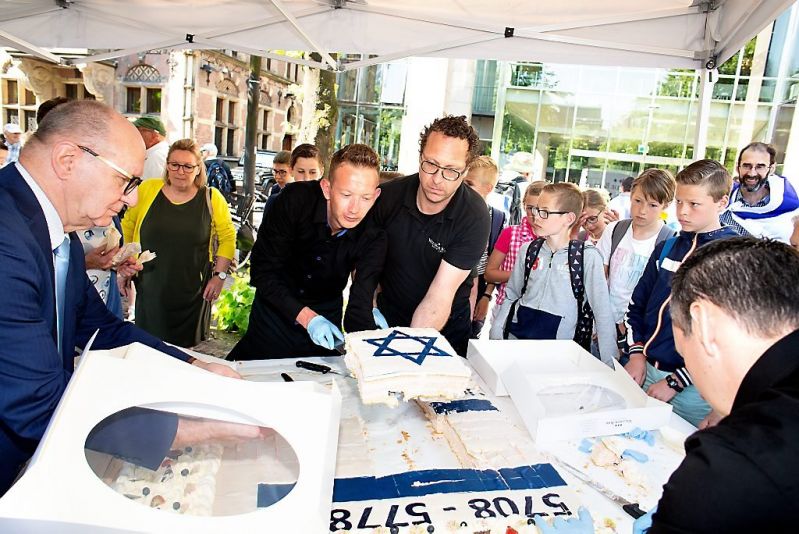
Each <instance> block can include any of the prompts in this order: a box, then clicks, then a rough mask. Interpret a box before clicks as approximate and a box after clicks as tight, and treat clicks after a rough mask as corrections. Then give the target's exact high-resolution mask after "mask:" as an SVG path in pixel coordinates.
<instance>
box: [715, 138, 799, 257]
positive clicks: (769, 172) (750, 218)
mask: <svg viewBox="0 0 799 534" xmlns="http://www.w3.org/2000/svg"><path fill="white" fill-rule="evenodd" d="M776 155H777V152H776V151H775V150H774V147H772V146H771V145H767V144H765V143H750V144H749V145H747V146H746V147H744V149H743V150H741V153H740V155H739V156H738V182H737V183H736V184H735V185H733V188H732V193H731V194H730V202H729V204H728V207H727V211H725V212H724V213H722V214H721V217H720V220H721V223H722V224H723V225H725V226H731V227H732V228H733V229H734V230H736V231H737V232H738V233H739V234H742V235H746V234H752V235H754V236H756V237H769V238H772V239H776V240H778V241H782V242H783V243H788V242H789V239H790V237H791V233H792V232H793V223H792V220H793V218H794V216H796V215H797V214H799V195H797V192H796V189H795V188H794V186H793V184H792V183H791V182H790V181H789V180H788V179H786V178H784V177H782V176H779V175H777V174H774V170H775V168H776Z"/></svg>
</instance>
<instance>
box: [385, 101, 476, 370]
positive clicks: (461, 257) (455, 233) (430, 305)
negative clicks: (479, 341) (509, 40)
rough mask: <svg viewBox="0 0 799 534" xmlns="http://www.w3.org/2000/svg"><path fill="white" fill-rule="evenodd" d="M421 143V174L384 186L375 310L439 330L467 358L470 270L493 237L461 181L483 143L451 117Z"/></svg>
mask: <svg viewBox="0 0 799 534" xmlns="http://www.w3.org/2000/svg"><path fill="white" fill-rule="evenodd" d="M419 144H420V147H421V149H420V151H419V173H418V174H414V175H412V176H407V177H405V178H401V179H398V180H394V181H392V182H389V183H387V184H385V185H383V186H382V189H383V193H382V196H381V199H380V202H379V203H378V204H377V206H375V210H374V222H375V223H376V224H377V225H378V226H379V227H381V228H385V230H386V234H387V236H388V254H387V256H386V263H385V268H384V270H383V274H382V276H381V277H380V286H381V292H380V293H379V294H378V297H377V303H378V308H379V310H380V311H381V312H382V313H383V315H384V316H385V318H386V320H387V322H388V324H389V325H392V326H412V327H432V328H436V329H438V330H439V331H441V333H442V334H444V336H446V338H447V339H448V340H449V342H450V344H452V347H453V348H454V349H455V350H456V351H457V352H458V354H461V355H465V354H466V344H467V342H468V339H469V334H470V332H471V313H470V306H469V293H470V290H471V287H472V279H473V277H474V273H473V270H474V268H475V266H476V265H477V262H478V261H479V260H480V256H481V255H482V254H483V251H484V250H485V247H486V242H487V241H488V232H489V221H488V211H487V210H486V205H485V202H484V201H483V199H482V198H480V195H478V194H477V193H475V192H474V191H472V189H471V188H469V187H468V186H466V185H464V183H463V180H464V177H465V176H466V171H467V169H468V166H469V164H470V163H471V162H472V160H473V159H474V158H476V157H477V156H478V155H479V150H480V147H479V145H480V140H479V138H478V136H477V132H475V130H474V129H473V128H472V127H471V126H470V125H469V124H468V123H467V122H466V118H465V117H462V116H461V117H454V116H446V117H443V118H440V119H437V120H435V121H433V123H432V124H430V125H429V126H427V127H426V128H425V129H424V131H423V132H422V134H421V138H420V142H419Z"/></svg>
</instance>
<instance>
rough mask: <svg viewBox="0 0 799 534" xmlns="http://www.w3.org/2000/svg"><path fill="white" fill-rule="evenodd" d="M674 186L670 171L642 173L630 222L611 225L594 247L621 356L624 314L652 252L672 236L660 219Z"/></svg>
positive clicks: (635, 185)
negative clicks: (605, 279)
mask: <svg viewBox="0 0 799 534" xmlns="http://www.w3.org/2000/svg"><path fill="white" fill-rule="evenodd" d="M676 185H677V184H676V182H675V181H674V177H673V176H672V175H671V173H670V172H669V171H665V170H663V169H647V170H645V171H644V172H642V173H641V175H640V176H638V178H636V179H634V180H633V183H632V190H631V192H630V215H631V218H629V219H624V220H621V221H618V222H612V223H610V224H609V225H608V227H607V228H606V229H605V232H604V233H603V234H602V238H601V239H600V240H599V243H597V248H598V249H599V252H601V253H602V257H603V258H604V262H605V273H606V274H607V276H608V287H609V288H610V309H611V311H612V313H613V322H615V323H616V329H617V331H618V333H619V338H618V339H619V345H620V347H619V348H620V349H622V350H623V352H624V347H625V345H626V344H625V343H624V340H625V339H626V336H625V335H624V334H625V329H624V314H625V313H627V305H628V304H629V302H630V297H631V296H632V294H633V290H635V286H636V285H637V284H638V280H639V279H640V278H641V275H642V274H644V268H645V267H646V263H647V261H649V257H650V256H651V255H652V250H653V249H654V248H655V246H656V245H658V244H659V243H661V242H663V241H665V240H666V239H668V238H670V237H674V234H675V232H674V230H672V229H671V228H669V227H668V226H666V224H665V223H664V221H663V215H664V213H665V211H666V209H667V208H668V207H669V205H670V204H671V202H672V201H673V200H674V189H675V187H676Z"/></svg>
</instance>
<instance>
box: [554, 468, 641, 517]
mask: <svg viewBox="0 0 799 534" xmlns="http://www.w3.org/2000/svg"><path fill="white" fill-rule="evenodd" d="M556 463H557V465H558V467H563V468H564V469H565V470H566V471H568V472H569V473H571V474H572V475H574V476H575V477H577V478H578V479H580V481H581V482H583V483H584V484H586V485H587V486H589V487H591V488H593V489H595V490H596V491H598V492H599V493H601V494H602V495H604V496H605V497H606V498H608V499H610V500H611V501H613V502H614V503H616V504H617V505H619V506H620V507H621V509H622V510H624V511H625V512H626V513H627V515H629V516H630V517H632V518H633V519H638V518H639V517H641V516H642V515H646V512H644V511H643V510H641V507H640V506H638V503H637V502H630V501H628V500H627V499H625V498H624V497H621V496H619V495H616V494H615V493H613V492H612V491H610V490H609V489H608V488H606V487H605V486H603V485H601V484H599V483H598V482H596V481H594V480H591V479H590V478H588V475H586V474H585V473H583V472H582V471H579V470H578V469H576V468H574V467H572V466H570V465H569V464H567V463H565V462H563V461H562V460H558V461H557V462H556Z"/></svg>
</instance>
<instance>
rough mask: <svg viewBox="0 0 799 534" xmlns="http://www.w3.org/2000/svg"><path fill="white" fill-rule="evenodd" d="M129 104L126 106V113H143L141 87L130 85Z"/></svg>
mask: <svg viewBox="0 0 799 534" xmlns="http://www.w3.org/2000/svg"><path fill="white" fill-rule="evenodd" d="M127 92H128V104H127V106H126V107H125V112H126V113H141V88H140V87H128V89H127Z"/></svg>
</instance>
